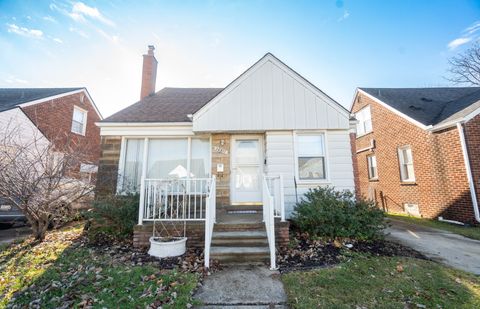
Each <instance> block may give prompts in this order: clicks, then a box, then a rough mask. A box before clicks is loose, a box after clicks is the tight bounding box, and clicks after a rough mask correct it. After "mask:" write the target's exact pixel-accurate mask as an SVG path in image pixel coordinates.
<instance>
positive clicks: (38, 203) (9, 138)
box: [0, 123, 94, 240]
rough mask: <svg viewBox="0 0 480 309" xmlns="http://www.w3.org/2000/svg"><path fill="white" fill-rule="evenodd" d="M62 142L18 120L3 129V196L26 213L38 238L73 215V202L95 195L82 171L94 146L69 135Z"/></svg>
mask: <svg viewBox="0 0 480 309" xmlns="http://www.w3.org/2000/svg"><path fill="white" fill-rule="evenodd" d="M26 131H27V132H26ZM58 140H59V141H60V142H56V138H55V137H49V139H47V138H46V137H45V136H44V135H43V134H41V133H40V132H39V131H38V130H31V132H30V131H29V130H28V129H27V130H26V129H25V128H21V127H20V126H14V125H12V123H10V124H8V125H7V127H6V128H0V198H4V199H7V200H8V201H9V202H10V203H12V204H13V205H15V206H17V207H18V208H19V209H20V210H21V211H22V212H23V214H24V215H25V216H26V218H27V220H28V221H29V223H30V224H31V226H32V229H33V232H34V235H35V237H36V238H37V239H38V240H43V238H44V237H45V233H46V231H47V229H48V227H49V226H51V225H58V224H61V223H62V222H64V221H65V220H66V219H68V210H69V209H71V206H72V204H73V203H76V202H78V201H80V200H82V199H84V198H85V197H87V196H90V195H91V194H92V193H93V188H94V187H93V186H92V184H91V183H90V182H89V181H86V180H84V179H82V178H81V177H80V176H81V175H80V173H78V171H79V167H80V164H81V163H87V162H89V160H88V154H89V153H88V150H89V149H90V147H88V145H80V144H79V143H78V142H77V141H75V140H72V139H70V138H68V137H66V136H59V137H58ZM59 145H61V146H60V147H59Z"/></svg>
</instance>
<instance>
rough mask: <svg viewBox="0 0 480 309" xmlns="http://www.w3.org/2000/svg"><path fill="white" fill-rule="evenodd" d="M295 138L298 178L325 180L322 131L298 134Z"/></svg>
mask: <svg viewBox="0 0 480 309" xmlns="http://www.w3.org/2000/svg"><path fill="white" fill-rule="evenodd" d="M296 140H297V145H296V147H297V162H296V164H297V169H298V178H299V180H304V181H314V180H325V179H326V159H325V157H326V156H325V135H324V134H322V133H317V134H298V135H297V138H296Z"/></svg>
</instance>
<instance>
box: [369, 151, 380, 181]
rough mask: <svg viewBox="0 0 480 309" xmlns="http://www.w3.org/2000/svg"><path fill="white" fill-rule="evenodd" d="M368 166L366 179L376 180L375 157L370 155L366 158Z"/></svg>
mask: <svg viewBox="0 0 480 309" xmlns="http://www.w3.org/2000/svg"><path fill="white" fill-rule="evenodd" d="M367 165H368V178H369V179H378V172H377V156H375V155H372V156H368V157H367Z"/></svg>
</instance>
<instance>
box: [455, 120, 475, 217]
mask: <svg viewBox="0 0 480 309" xmlns="http://www.w3.org/2000/svg"><path fill="white" fill-rule="evenodd" d="M457 129H458V134H459V135H460V144H461V145H462V152H463V161H465V169H466V170H467V179H468V186H469V187H470V195H471V197H472V202H473V212H474V213H475V220H477V222H480V212H479V210H478V200H477V194H476V192H475V184H474V182H473V176H472V169H471V168H470V158H469V157H468V149H467V143H466V141H465V132H464V130H463V126H462V123H461V122H457Z"/></svg>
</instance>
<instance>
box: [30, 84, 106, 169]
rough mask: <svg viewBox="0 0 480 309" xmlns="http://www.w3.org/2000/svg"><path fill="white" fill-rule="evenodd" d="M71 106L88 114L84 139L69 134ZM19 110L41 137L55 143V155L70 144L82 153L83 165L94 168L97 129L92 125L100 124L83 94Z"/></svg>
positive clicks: (97, 141)
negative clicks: (73, 144) (33, 124)
mask: <svg viewBox="0 0 480 309" xmlns="http://www.w3.org/2000/svg"><path fill="white" fill-rule="evenodd" d="M74 106H78V107H80V108H82V109H84V110H87V111H88V112H87V128H86V132H85V136H82V135H79V134H75V133H72V132H71V128H72V117H73V107H74ZM22 109H23V111H24V112H25V114H27V116H28V117H30V119H31V120H32V121H33V122H34V123H35V124H36V125H37V126H38V127H39V129H40V130H41V131H42V132H43V133H44V134H45V136H46V137H47V138H48V139H49V140H50V141H52V142H54V143H55V147H56V148H57V149H58V150H59V151H62V150H63V149H64V147H65V145H66V144H67V141H71V142H72V143H75V144H76V145H78V147H81V148H84V149H85V151H86V153H87V154H88V161H89V162H86V163H93V164H98V159H99V156H100V129H99V128H98V127H97V126H96V125H95V122H97V121H100V117H99V116H98V115H97V113H96V111H95V108H94V107H93V103H92V102H90V101H89V99H88V96H86V95H85V94H84V93H83V92H80V93H75V94H72V95H67V96H63V97H60V98H57V99H54V100H50V101H47V102H43V103H39V104H34V105H30V106H26V107H23V108H22ZM70 145H71V143H70ZM82 151H83V150H82Z"/></svg>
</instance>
